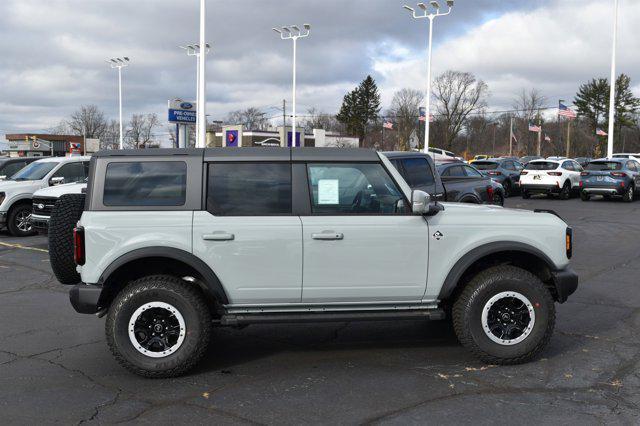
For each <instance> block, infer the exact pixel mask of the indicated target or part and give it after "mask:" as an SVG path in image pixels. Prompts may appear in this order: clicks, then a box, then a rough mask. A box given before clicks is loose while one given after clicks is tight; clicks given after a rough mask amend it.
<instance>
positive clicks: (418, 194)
mask: <svg viewBox="0 0 640 426" xmlns="http://www.w3.org/2000/svg"><path fill="white" fill-rule="evenodd" d="M411 206H412V208H413V214H414V215H420V216H435V215H437V214H438V213H440V212H441V211H442V210H444V207H443V206H442V204H438V202H437V201H431V195H429V194H427V193H426V192H424V191H420V190H418V189H416V190H414V191H413V193H412V194H411Z"/></svg>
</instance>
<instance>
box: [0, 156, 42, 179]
mask: <svg viewBox="0 0 640 426" xmlns="http://www.w3.org/2000/svg"><path fill="white" fill-rule="evenodd" d="M41 159H42V157H15V158H13V157H9V158H2V159H0V181H3V180H7V179H8V178H10V177H11V176H13V175H15V174H16V173H18V172H19V171H20V170H21V169H23V168H24V167H25V166H27V165H28V164H31V163H33V162H34V161H37V160H41Z"/></svg>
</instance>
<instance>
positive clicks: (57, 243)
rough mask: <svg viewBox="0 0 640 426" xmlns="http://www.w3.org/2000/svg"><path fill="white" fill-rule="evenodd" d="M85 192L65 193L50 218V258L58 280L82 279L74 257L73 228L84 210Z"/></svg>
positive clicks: (66, 281) (76, 282)
mask: <svg viewBox="0 0 640 426" xmlns="http://www.w3.org/2000/svg"><path fill="white" fill-rule="evenodd" d="M84 197H85V195H84V194H65V195H63V196H61V197H60V198H59V199H58V201H56V204H55V206H54V207H53V211H52V212H51V217H50V219H49V260H50V261H51V269H53V273H54V274H55V276H56V278H57V279H58V281H60V282H61V283H62V284H67V285H72V284H78V283H79V282H80V281H81V278H80V274H78V271H76V262H75V260H74V257H73V228H75V226H76V224H77V223H78V221H79V220H80V216H82V212H83V211H84Z"/></svg>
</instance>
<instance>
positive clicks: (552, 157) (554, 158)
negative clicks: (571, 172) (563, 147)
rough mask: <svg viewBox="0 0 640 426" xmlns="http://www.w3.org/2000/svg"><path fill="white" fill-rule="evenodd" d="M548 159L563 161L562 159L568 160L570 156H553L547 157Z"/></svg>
mask: <svg viewBox="0 0 640 426" xmlns="http://www.w3.org/2000/svg"><path fill="white" fill-rule="evenodd" d="M547 160H551V161H562V160H568V158H567V157H562V156H551V157H547Z"/></svg>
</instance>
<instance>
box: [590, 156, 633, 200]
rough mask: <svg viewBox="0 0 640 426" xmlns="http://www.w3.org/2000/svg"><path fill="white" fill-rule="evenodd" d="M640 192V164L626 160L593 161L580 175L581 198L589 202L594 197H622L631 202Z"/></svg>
mask: <svg viewBox="0 0 640 426" xmlns="http://www.w3.org/2000/svg"><path fill="white" fill-rule="evenodd" d="M639 190H640V163H638V162H637V161H635V160H627V159H625V158H610V159H601V160H595V161H592V162H591V163H589V164H588V165H587V167H586V168H585V170H584V171H583V172H582V173H581V175H580V198H582V201H589V200H590V199H591V196H593V195H602V196H604V198H605V199H609V198H611V197H622V199H623V200H624V201H627V202H631V201H633V200H634V198H635V195H636V194H637V192H638V191H639Z"/></svg>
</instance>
